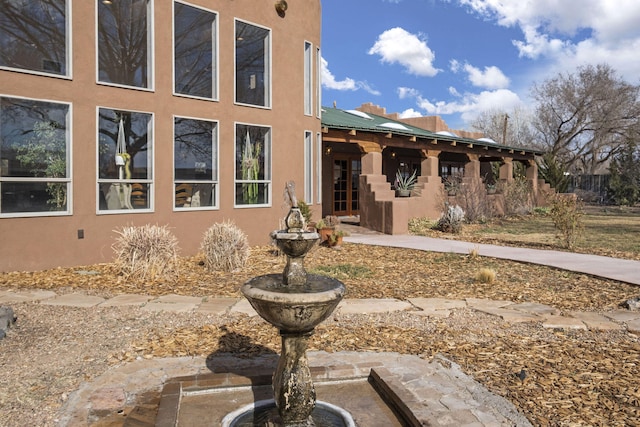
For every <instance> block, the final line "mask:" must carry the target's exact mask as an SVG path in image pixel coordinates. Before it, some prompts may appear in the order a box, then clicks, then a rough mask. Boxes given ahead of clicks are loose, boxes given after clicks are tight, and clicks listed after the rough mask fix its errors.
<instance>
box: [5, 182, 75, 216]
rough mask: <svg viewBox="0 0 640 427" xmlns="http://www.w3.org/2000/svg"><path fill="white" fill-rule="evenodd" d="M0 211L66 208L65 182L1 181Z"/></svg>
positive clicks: (43, 210) (39, 210) (36, 210)
mask: <svg viewBox="0 0 640 427" xmlns="http://www.w3.org/2000/svg"><path fill="white" fill-rule="evenodd" d="M0 187H1V188H2V192H1V194H0V206H1V207H2V213H3V214H7V213H19V212H50V211H66V210H67V191H68V188H67V187H68V184H67V183H66V182H2V183H0Z"/></svg>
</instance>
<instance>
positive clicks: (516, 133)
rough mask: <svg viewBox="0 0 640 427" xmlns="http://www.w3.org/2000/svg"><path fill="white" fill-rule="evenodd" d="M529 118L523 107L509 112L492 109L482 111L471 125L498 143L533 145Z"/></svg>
mask: <svg viewBox="0 0 640 427" xmlns="http://www.w3.org/2000/svg"><path fill="white" fill-rule="evenodd" d="M531 120H532V116H531V113H530V112H529V111H527V110H526V109H525V108H523V107H515V108H514V109H513V110H511V111H509V112H507V111H504V110H498V109H492V110H487V111H484V112H482V113H481V114H480V115H479V116H478V117H477V118H476V119H475V120H474V121H473V122H471V127H472V128H473V129H474V130H477V131H479V132H482V133H484V134H485V136H487V137H489V138H491V139H493V140H494V141H496V142H497V143H499V144H504V145H509V146H512V147H531V146H534V145H535V141H534V129H533V127H532V124H531Z"/></svg>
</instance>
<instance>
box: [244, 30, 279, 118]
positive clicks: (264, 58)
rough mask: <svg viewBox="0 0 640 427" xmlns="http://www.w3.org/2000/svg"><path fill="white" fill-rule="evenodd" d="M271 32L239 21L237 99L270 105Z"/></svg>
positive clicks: (245, 102) (265, 105)
mask: <svg viewBox="0 0 640 427" xmlns="http://www.w3.org/2000/svg"><path fill="white" fill-rule="evenodd" d="M269 35H270V31H269V30H268V29H265V28H261V27H256V26H255V25H251V24H247V23H245V22H242V21H236V102H239V103H242V104H251V105H258V106H261V107H269V106H270V105H271V100H270V95H269V87H270V81H269V79H270V76H269V67H270V64H269V60H270V51H269V38H270V36H269Z"/></svg>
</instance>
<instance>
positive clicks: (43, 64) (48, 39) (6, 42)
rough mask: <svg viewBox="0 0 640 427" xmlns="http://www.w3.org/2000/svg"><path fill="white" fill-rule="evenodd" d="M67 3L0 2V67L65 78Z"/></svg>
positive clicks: (55, 0) (36, 0) (52, 0)
mask: <svg viewBox="0 0 640 427" xmlns="http://www.w3.org/2000/svg"><path fill="white" fill-rule="evenodd" d="M67 10H68V5H67V0H21V1H16V0H0V67H8V68H17V69H22V70H28V71H35V72H41V73H47V74H56V75H62V76H66V75H67V74H68V66H67V22H66V20H67V16H68V13H67Z"/></svg>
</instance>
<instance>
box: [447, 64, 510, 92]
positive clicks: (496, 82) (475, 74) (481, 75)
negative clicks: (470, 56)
mask: <svg viewBox="0 0 640 427" xmlns="http://www.w3.org/2000/svg"><path fill="white" fill-rule="evenodd" d="M449 68H450V69H451V71H452V72H453V73H458V72H459V71H460V70H461V69H462V70H464V71H465V72H466V73H467V78H468V79H469V81H470V82H471V84H472V85H474V86H476V87H482V88H485V89H504V88H506V87H509V83H510V82H509V78H508V77H507V76H505V75H504V73H503V72H502V71H501V70H500V68H498V67H496V66H494V65H492V66H489V67H484V71H483V70H481V69H480V68H477V67H474V66H473V65H470V64H468V63H465V64H464V65H461V64H460V62H458V61H457V60H455V59H452V60H451V61H450V62H449ZM449 90H451V89H449Z"/></svg>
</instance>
